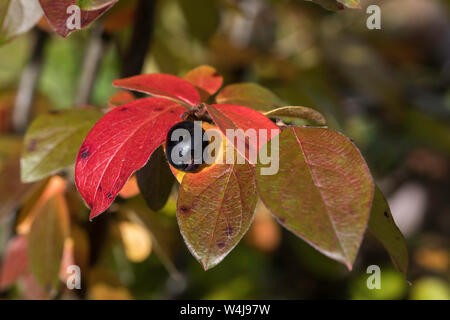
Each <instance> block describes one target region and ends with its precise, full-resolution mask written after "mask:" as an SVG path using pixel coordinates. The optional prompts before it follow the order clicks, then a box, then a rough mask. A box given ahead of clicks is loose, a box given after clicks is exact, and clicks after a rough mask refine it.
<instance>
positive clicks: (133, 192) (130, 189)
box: [119, 175, 139, 199]
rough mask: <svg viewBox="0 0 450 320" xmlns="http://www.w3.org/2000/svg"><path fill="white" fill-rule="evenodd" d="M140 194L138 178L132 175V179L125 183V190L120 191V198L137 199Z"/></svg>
mask: <svg viewBox="0 0 450 320" xmlns="http://www.w3.org/2000/svg"><path fill="white" fill-rule="evenodd" d="M138 194H139V187H138V183H137V178H136V176H135V175H132V176H131V177H130V179H128V181H127V182H126V183H125V185H124V186H123V188H122V189H121V190H120V191H119V196H121V197H122V198H124V199H128V198H132V197H135V196H137V195H138Z"/></svg>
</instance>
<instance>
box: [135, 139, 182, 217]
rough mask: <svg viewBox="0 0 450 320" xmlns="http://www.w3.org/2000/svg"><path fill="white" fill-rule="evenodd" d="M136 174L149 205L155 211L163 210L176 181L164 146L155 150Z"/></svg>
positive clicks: (140, 188)
mask: <svg viewBox="0 0 450 320" xmlns="http://www.w3.org/2000/svg"><path fill="white" fill-rule="evenodd" d="M136 176H137V182H138V186H139V190H141V193H142V196H143V197H144V199H145V201H146V203H147V205H148V207H149V208H150V209H152V210H153V211H159V210H161V209H162V208H163V207H164V205H165V204H166V202H167V199H169V196H170V192H171V191H172V186H173V184H174V182H175V177H174V176H173V174H172V172H171V171H170V167H169V165H168V163H167V159H166V156H165V155H164V150H163V147H162V146H160V147H159V148H158V149H156V150H155V151H154V152H153V154H152V156H151V157H150V160H148V162H147V164H146V165H145V166H144V167H142V169H140V170H139V171H138V172H137V173H136Z"/></svg>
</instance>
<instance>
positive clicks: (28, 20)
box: [0, 0, 43, 45]
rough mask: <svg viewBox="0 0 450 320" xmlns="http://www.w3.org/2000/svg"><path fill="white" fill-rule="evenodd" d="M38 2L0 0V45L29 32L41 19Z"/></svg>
mask: <svg viewBox="0 0 450 320" xmlns="http://www.w3.org/2000/svg"><path fill="white" fill-rule="evenodd" d="M42 14H43V13H42V9H41V6H40V5H39V1H38V0H2V1H1V3H0V45H2V44H3V43H5V42H6V41H8V40H10V39H11V38H13V37H15V36H17V35H19V34H22V33H25V32H27V31H28V30H30V29H31V28H32V27H34V25H35V24H36V23H37V22H38V21H39V19H40V18H41V17H42Z"/></svg>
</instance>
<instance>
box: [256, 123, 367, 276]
mask: <svg viewBox="0 0 450 320" xmlns="http://www.w3.org/2000/svg"><path fill="white" fill-rule="evenodd" d="M270 143H271V142H269V146H270ZM262 167H263V165H261V164H258V165H257V166H256V177H257V178H256V181H257V185H258V192H259V196H260V197H261V199H262V201H263V202H264V204H265V205H266V207H267V208H268V209H269V210H270V211H271V212H272V214H273V215H274V216H275V217H276V218H277V220H278V221H279V222H280V223H281V224H282V225H283V226H284V227H286V228H287V229H288V230H290V231H291V232H293V233H294V234H296V235H297V236H299V237H301V238H302V239H304V240H305V241H307V242H308V243H309V244H311V245H312V246H313V247H314V248H316V249H317V250H319V251H320V252H322V253H323V254H325V255H327V256H329V257H330V258H333V259H335V260H338V261H340V262H342V263H344V264H345V265H346V266H347V267H348V268H349V269H351V268H352V264H353V262H354V260H355V257H356V254H357V252H358V249H359V246H360V244H361V241H362V238H363V235H364V233H365V231H366V227H367V223H368V220H369V212H370V206H371V204H372V198H373V192H374V184H373V181H372V177H371V175H370V172H369V169H368V168H367V165H366V163H365V161H364V159H363V158H362V156H361V154H360V152H359V151H358V149H357V148H356V147H355V146H354V145H353V143H352V142H351V141H350V140H349V139H348V138H346V137H345V136H343V135H342V134H340V133H338V132H335V131H332V130H328V129H326V128H312V127H302V128H299V127H296V128H294V127H291V128H287V129H285V130H284V131H283V132H282V133H281V134H280V136H279V171H278V173H277V174H276V175H262V174H261V168H262Z"/></svg>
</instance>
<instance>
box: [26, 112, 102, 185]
mask: <svg viewBox="0 0 450 320" xmlns="http://www.w3.org/2000/svg"><path fill="white" fill-rule="evenodd" d="M101 115H102V114H101V113H100V112H99V111H97V110H94V109H77V110H75V109H72V110H63V111H58V112H54V113H49V114H45V115H41V116H39V117H38V118H36V120H34V121H33V123H32V124H31V126H30V128H29V129H28V131H27V133H26V135H25V141H24V147H23V151H22V159H21V178H22V181H24V182H33V181H37V180H40V179H42V178H45V177H47V176H49V175H51V174H54V173H56V172H58V171H60V170H61V169H63V168H65V167H67V166H70V165H72V164H74V163H75V159H76V155H77V152H78V150H79V148H80V146H81V143H82V142H83V139H84V138H85V137H86V135H87V133H88V132H89V129H91V128H92V126H93V125H94V124H95V122H97V120H98V119H100V117H101Z"/></svg>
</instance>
